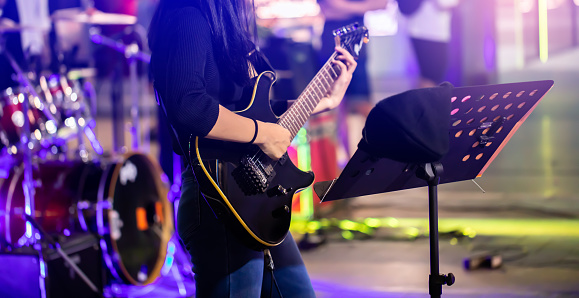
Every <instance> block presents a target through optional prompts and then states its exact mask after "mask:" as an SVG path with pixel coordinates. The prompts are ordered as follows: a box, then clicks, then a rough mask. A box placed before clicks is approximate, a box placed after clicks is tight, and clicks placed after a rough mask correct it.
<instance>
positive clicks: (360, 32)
mask: <svg viewBox="0 0 579 298" xmlns="http://www.w3.org/2000/svg"><path fill="white" fill-rule="evenodd" d="M334 36H335V39H336V44H337V45H340V46H342V47H343V48H344V49H346V50H347V51H348V52H350V54H352V55H353V56H354V57H357V56H358V54H359V52H360V49H361V48H362V45H363V44H364V43H365V42H367V41H368V30H367V29H366V28H365V27H363V26H359V25H358V24H352V25H349V26H345V27H342V28H340V29H337V30H335V31H334ZM335 56H336V53H334V54H333V55H332V56H331V57H330V58H329V59H328V61H327V62H326V63H325V64H324V66H323V67H322V69H321V70H320V71H319V72H318V73H317V74H316V76H315V77H314V78H313V80H312V81H311V82H310V83H309V84H308V85H307V87H306V89H305V90H304V91H303V92H302V94H301V95H300V96H299V97H298V98H297V100H296V101H295V103H294V104H293V105H292V106H291V107H290V108H288V110H287V111H286V112H285V113H284V114H283V115H281V116H280V117H279V118H278V117H277V116H275V114H274V113H273V112H272V110H271V107H270V105H269V91H270V88H271V86H272V84H273V83H274V82H275V74H274V73H273V72H271V71H265V72H263V73H261V74H259V76H257V77H256V81H255V84H254V86H253V90H252V92H250V93H251V95H250V96H251V99H250V101H249V105H248V106H247V107H246V108H245V109H243V110H241V111H237V112H236V113H238V114H239V115H242V116H244V117H248V118H252V119H257V120H260V121H263V122H272V123H277V124H279V125H281V126H283V127H285V128H286V129H288V130H289V131H290V132H291V135H292V138H293V137H295V136H296V134H297V133H298V131H299V130H300V128H301V127H302V126H303V125H304V124H305V123H306V121H307V120H308V118H309V116H310V114H311V113H312V111H313V110H314V108H315V107H316V105H317V104H318V103H319V101H320V100H321V99H322V98H323V97H324V96H325V95H327V94H328V92H329V90H330V88H331V86H332V84H333V83H334V81H335V80H336V79H337V78H338V76H339V75H340V70H341V69H340V68H339V67H338V66H336V65H334V64H333V63H332V60H333V59H334V57H335ZM193 142H194V144H193ZM189 146H190V148H191V149H193V148H194V150H195V152H193V151H192V152H191V158H192V160H193V171H194V172H195V176H196V178H197V180H198V182H199V185H200V187H201V192H202V193H203V195H204V197H205V198H206V200H207V202H208V203H209V205H210V206H211V208H212V209H213V211H214V212H215V213H216V215H217V216H218V217H221V218H224V219H225V220H226V223H227V224H228V227H229V228H231V229H233V232H234V233H235V234H237V235H238V236H240V237H241V239H242V241H243V242H244V243H246V244H247V245H248V246H250V247H252V248H255V249H264V248H267V247H271V246H276V245H278V244H280V243H281V242H282V241H283V240H284V238H285V237H286V235H287V233H288V231H289V226H290V221H291V206H292V198H293V195H294V194H295V193H296V192H298V191H300V190H302V189H304V188H307V187H308V186H310V185H311V184H312V183H313V182H314V174H313V173H312V172H303V171H301V170H299V169H298V168H297V167H296V166H295V165H294V164H293V163H292V162H291V160H290V159H289V158H288V155H287V153H286V154H285V155H284V156H283V157H282V158H281V159H279V160H277V161H275V160H272V159H271V158H269V157H268V156H267V155H265V154H264V153H263V152H262V151H261V150H260V149H259V147H257V146H255V145H251V146H249V145H246V144H241V143H234V142H224V141H216V140H210V139H204V138H196V139H195V140H192V141H191V143H190V144H189Z"/></svg>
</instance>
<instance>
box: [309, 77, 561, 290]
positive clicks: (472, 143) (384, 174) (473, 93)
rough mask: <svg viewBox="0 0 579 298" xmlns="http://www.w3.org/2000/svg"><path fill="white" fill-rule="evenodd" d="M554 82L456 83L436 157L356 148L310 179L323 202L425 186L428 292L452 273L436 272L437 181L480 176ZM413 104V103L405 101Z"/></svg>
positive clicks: (450, 281) (439, 287)
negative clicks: (398, 157)
mask: <svg viewBox="0 0 579 298" xmlns="http://www.w3.org/2000/svg"><path fill="white" fill-rule="evenodd" d="M552 86H553V81H534V82H522V83H510V84H500V85H487V86H473V87H460V88H455V89H454V90H453V94H452V97H451V98H449V100H451V101H452V104H451V118H450V119H451V121H450V125H449V139H450V141H449V142H450V144H449V145H450V146H449V148H450V149H449V152H448V153H447V154H446V155H445V156H444V157H443V158H442V159H441V160H440V161H439V162H435V163H427V164H410V163H403V162H398V161H394V160H391V159H387V158H378V157H375V156H372V155H370V154H369V153H367V152H365V151H363V150H360V149H359V150H357V151H356V153H355V154H354V156H353V157H352V159H350V161H349V162H348V164H347V165H346V167H345V168H344V170H343V171H342V173H341V174H340V177H338V178H337V179H334V180H332V181H324V182H318V183H315V184H314V191H315V192H316V194H317V195H318V197H319V198H320V200H321V201H332V200H338V199H345V198H351V197H359V196H365V195H371V194H379V193H385V192H390V191H397V190H403V189H409V188H415V187H422V186H428V198H429V227H430V233H429V234H430V235H429V237H430V278H429V293H430V295H431V297H440V296H441V295H442V285H444V284H447V285H449V286H450V285H452V284H453V283H454V275H453V274H452V273H449V274H448V275H443V274H440V273H439V248H438V190H437V188H438V184H441V183H450V182H457V181H463V180H472V179H474V178H476V177H480V176H481V175H482V174H483V172H484V171H485V170H486V169H487V168H488V166H489V165H490V163H491V162H492V161H493V160H494V159H495V157H496V156H497V155H498V153H499V152H500V151H501V150H502V148H503V147H504V146H505V145H506V143H507V142H508V141H509V139H510V138H511V137H512V136H513V134H514V133H515V132H516V131H517V129H518V128H519V127H520V126H521V125H522V124H523V122H524V121H525V120H526V119H527V117H528V116H529V115H530V113H531V112H532V111H533V109H534V108H535V107H536V106H537V104H538V103H539V102H540V100H541V99H542V98H543V97H544V95H545V94H546V93H547V92H548V91H549V90H550V89H551V87H552ZM409 104H412V103H409Z"/></svg>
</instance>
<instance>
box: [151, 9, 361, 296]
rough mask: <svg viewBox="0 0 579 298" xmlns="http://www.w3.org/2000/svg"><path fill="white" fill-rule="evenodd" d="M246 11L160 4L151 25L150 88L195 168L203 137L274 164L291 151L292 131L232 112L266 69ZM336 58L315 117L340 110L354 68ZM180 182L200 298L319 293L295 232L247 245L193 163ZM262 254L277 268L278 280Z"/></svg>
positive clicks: (340, 55)
mask: <svg viewBox="0 0 579 298" xmlns="http://www.w3.org/2000/svg"><path fill="white" fill-rule="evenodd" d="M248 6H250V5H248V3H246V1H244V0H223V1H213V0H161V1H160V3H159V6H158V8H157V11H156V12H155V16H154V17H153V20H152V22H151V26H150V29H149V44H150V49H151V50H152V60H151V65H152V72H153V77H154V86H155V89H156V91H157V92H158V95H159V97H158V98H159V99H160V104H161V105H162V106H163V108H164V110H165V111H166V114H167V117H168V118H167V119H168V120H169V123H170V124H171V126H172V128H173V131H174V132H175V134H176V138H175V143H176V144H177V146H174V148H175V151H176V152H177V153H179V154H182V155H184V158H186V159H188V160H189V161H192V160H194V156H195V152H192V151H194V149H195V145H194V143H195V139H197V138H204V139H211V140H222V141H227V142H230V143H232V144H233V143H235V144H240V143H246V144H254V145H257V147H259V149H260V150H261V151H262V152H263V153H264V154H265V155H267V156H268V157H269V158H271V159H273V160H277V159H279V158H281V157H282V156H283V155H284V154H285V152H286V150H287V148H288V146H289V145H290V142H291V140H290V138H291V133H290V131H288V129H286V128H284V127H282V126H281V125H278V124H275V123H270V122H262V121H258V120H255V119H250V118H247V117H243V116H241V115H239V114H237V113H235V112H232V111H240V110H239V108H240V107H243V105H244V104H245V105H247V102H244V99H246V98H245V97H244V96H242V95H243V94H245V93H244V92H243V91H244V90H246V89H248V88H249V89H250V90H251V87H252V86H251V79H252V78H253V77H255V76H257V75H259V73H261V71H264V70H267V62H266V60H265V59H264V58H263V57H262V56H261V54H260V53H259V51H256V47H255V45H254V43H253V42H252V40H253V39H252V38H253V37H252V36H253V34H252V33H253V32H251V30H250V28H255V16H254V15H253V14H254V11H253V9H248ZM249 15H251V16H250V17H248V16H249ZM336 52H337V54H336V56H335V59H334V60H333V62H332V64H333V67H335V68H338V69H339V70H340V71H339V74H337V75H336V78H335V81H333V82H332V84H331V86H330V88H329V92H327V94H325V95H324V96H323V97H322V98H321V100H320V102H319V104H318V105H317V106H316V107H315V108H313V112H314V113H318V112H322V111H325V110H329V109H333V108H335V107H337V106H338V105H339V104H340V102H341V100H342V98H343V96H344V94H345V91H346V88H347V87H348V85H349V83H350V80H351V78H352V73H353V72H354V70H355V69H356V66H357V63H356V61H355V60H354V58H353V56H352V55H351V53H350V52H348V51H346V50H344V49H343V48H341V47H336ZM252 102H253V101H252ZM250 104H251V103H250ZM192 144H193V145H192ZM223 149H226V148H223ZM182 181H183V185H182V190H181V199H180V204H179V210H178V219H177V230H178V233H179V236H180V237H181V239H182V240H183V242H184V243H185V245H186V247H187V250H188V251H189V253H190V255H191V260H192V263H193V265H194V266H193V268H194V269H193V271H194V273H195V280H196V291H197V292H196V295H197V297H234V296H235V297H260V296H261V295H263V296H265V297H268V296H271V295H272V293H279V294H281V295H282V296H283V297H314V296H315V295H314V290H313V288H312V286H311V282H310V279H309V277H308V274H307V271H306V268H305V266H304V263H303V261H302V258H301V255H300V253H299V251H298V248H297V246H296V244H295V242H294V240H293V238H292V237H291V234H289V233H288V234H287V237H286V238H285V240H283V241H281V243H279V245H275V246H271V247H269V248H268V249H265V250H263V251H262V250H256V249H254V248H252V247H248V246H246V245H245V244H244V242H242V241H240V240H239V239H238V237H237V236H236V235H234V233H233V232H232V231H231V230H230V229H228V228H227V226H226V224H225V223H224V222H222V221H220V220H219V219H217V218H216V215H215V213H216V212H217V211H216V210H215V209H214V208H213V209H212V208H211V207H210V205H209V204H207V203H206V202H207V198H205V197H204V196H202V195H201V193H200V190H199V189H200V188H199V185H198V183H197V180H196V175H194V173H193V172H192V169H191V166H189V167H188V168H187V169H186V170H185V171H184V172H183V179H182ZM258 207H259V206H256V207H255V208H256V209H258ZM264 252H265V255H266V256H269V253H271V257H272V258H273V260H274V261H275V270H274V271H273V273H272V274H271V275H273V276H274V279H273V280H272V279H271V276H270V275H269V274H268V273H267V271H266V266H265V265H264V264H265V262H264ZM276 285H277V291H275V290H274V288H276ZM262 289H263V290H262Z"/></svg>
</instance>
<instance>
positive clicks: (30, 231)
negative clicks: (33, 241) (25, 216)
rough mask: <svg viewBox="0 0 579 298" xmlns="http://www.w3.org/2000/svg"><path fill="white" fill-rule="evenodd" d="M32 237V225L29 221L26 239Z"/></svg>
mask: <svg viewBox="0 0 579 298" xmlns="http://www.w3.org/2000/svg"><path fill="white" fill-rule="evenodd" d="M31 237H32V225H31V224H30V222H29V221H27V222H26V238H31Z"/></svg>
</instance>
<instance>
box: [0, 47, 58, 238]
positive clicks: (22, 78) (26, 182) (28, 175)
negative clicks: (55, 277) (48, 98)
mask: <svg viewBox="0 0 579 298" xmlns="http://www.w3.org/2000/svg"><path fill="white" fill-rule="evenodd" d="M0 52H2V53H3V54H4V55H5V56H6V58H7V59H8V61H9V62H10V65H11V66H12V68H13V69H14V71H16V76H17V81H18V82H19V83H20V84H21V85H22V86H24V87H25V92H24V93H26V91H27V92H30V94H32V96H34V97H35V98H40V97H39V96H38V94H37V93H36V91H35V90H34V87H33V86H32V84H31V83H30V81H29V80H28V78H27V77H26V75H25V74H24V73H23V71H22V69H21V68H20V66H19V65H18V63H16V60H15V59H14V57H12V55H11V54H10V53H9V52H8V51H7V50H5V49H4V46H3V42H2V41H0ZM29 102H30V101H29V99H28V98H25V99H24V101H23V102H22V113H23V114H24V125H23V126H22V128H23V130H24V133H23V134H22V135H21V136H20V144H21V145H22V150H23V151H24V160H23V164H24V173H23V181H22V188H23V191H24V206H25V207H24V213H25V214H26V215H28V216H31V215H33V214H34V211H35V210H34V206H35V205H34V194H35V190H34V185H33V181H32V153H31V151H30V148H29V147H28V144H29V139H30V119H29V117H28V111H29V110H28V104H29ZM42 110H43V112H44V113H45V114H46V116H47V117H48V118H49V119H51V120H53V121H54V123H55V124H56V121H55V120H54V117H53V116H52V114H50V112H47V110H48V109H42ZM32 228H33V227H32V224H31V223H30V221H26V233H24V236H22V238H21V239H19V240H18V243H19V244H21V245H25V244H29V245H32V244H34V237H33V229H32Z"/></svg>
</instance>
